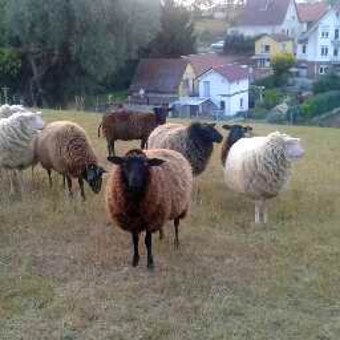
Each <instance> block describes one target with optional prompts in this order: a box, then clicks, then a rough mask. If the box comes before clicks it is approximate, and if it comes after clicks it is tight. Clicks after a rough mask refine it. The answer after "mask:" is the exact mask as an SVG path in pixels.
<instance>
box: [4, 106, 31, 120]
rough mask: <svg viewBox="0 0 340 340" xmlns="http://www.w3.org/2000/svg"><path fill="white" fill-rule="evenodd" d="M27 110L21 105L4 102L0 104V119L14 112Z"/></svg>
mask: <svg viewBox="0 0 340 340" xmlns="http://www.w3.org/2000/svg"><path fill="white" fill-rule="evenodd" d="M26 111H27V110H26V109H25V108H24V107H23V106H22V105H9V104H4V105H1V106H0V119H2V118H8V117H10V116H11V115H12V114H13V113H16V112H26Z"/></svg>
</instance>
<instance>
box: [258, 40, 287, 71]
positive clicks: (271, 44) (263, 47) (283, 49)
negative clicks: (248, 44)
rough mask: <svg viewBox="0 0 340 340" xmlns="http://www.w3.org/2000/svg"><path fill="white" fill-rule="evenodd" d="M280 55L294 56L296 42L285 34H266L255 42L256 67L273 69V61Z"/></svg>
mask: <svg viewBox="0 0 340 340" xmlns="http://www.w3.org/2000/svg"><path fill="white" fill-rule="evenodd" d="M280 53H290V54H292V55H294V41H293V39H292V38H290V37H288V36H286V35H284V34H271V35H269V34H265V35H263V36H262V37H260V38H259V39H257V40H256V42H255V55H254V57H253V58H254V59H255V60H256V66H257V67H259V68H268V67H271V60H272V59H273V57H274V56H275V55H277V54H280Z"/></svg>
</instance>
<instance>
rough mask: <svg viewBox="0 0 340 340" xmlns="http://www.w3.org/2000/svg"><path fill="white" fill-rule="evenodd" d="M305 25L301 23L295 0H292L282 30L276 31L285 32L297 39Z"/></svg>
mask: <svg viewBox="0 0 340 340" xmlns="http://www.w3.org/2000/svg"><path fill="white" fill-rule="evenodd" d="M303 29H304V25H303V24H302V23H300V21H299V18H298V14H297V11H296V7H295V4H294V1H293V0H291V2H290V4H289V6H288V10H287V13H286V16H285V18H284V20H283V23H282V25H281V27H280V32H276V33H284V34H287V32H288V34H287V35H288V36H290V37H292V38H295V39H297V38H298V36H299V35H300V33H301V32H303Z"/></svg>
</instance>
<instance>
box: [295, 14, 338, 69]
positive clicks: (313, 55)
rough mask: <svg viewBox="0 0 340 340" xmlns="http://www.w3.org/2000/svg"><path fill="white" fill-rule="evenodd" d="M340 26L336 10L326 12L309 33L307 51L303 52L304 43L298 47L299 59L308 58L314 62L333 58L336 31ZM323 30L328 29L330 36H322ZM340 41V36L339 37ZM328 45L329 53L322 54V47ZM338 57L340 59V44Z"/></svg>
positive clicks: (328, 60)
mask: <svg viewBox="0 0 340 340" xmlns="http://www.w3.org/2000/svg"><path fill="white" fill-rule="evenodd" d="M336 28H338V29H339V30H340V18H339V17H337V16H336V13H335V11H334V10H332V11H330V12H329V13H328V14H326V15H325V16H324V17H323V18H322V19H321V21H320V22H319V24H318V26H317V27H316V28H315V29H314V30H312V31H310V33H309V34H308V43H307V51H306V53H305V54H303V53H302V48H303V45H304V44H303V43H299V44H298V49H297V59H298V60H307V61H312V62H330V61H331V60H333V58H334V57H333V52H334V45H333V42H332V41H333V40H334V31H335V29H336ZM322 31H328V32H329V35H328V38H322V37H321V33H322ZM338 40H339V42H340V37H339V39H338ZM322 46H326V47H328V55H327V56H323V55H321V47H322ZM338 59H339V60H340V46H339V48H338Z"/></svg>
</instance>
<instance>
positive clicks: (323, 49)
mask: <svg viewBox="0 0 340 340" xmlns="http://www.w3.org/2000/svg"><path fill="white" fill-rule="evenodd" d="M315 8H319V12H318V13H317V11H316V10H315ZM312 9H313V7H311V10H310V12H309V13H312V12H313V11H312ZM305 10H306V8H305ZM306 13H307V10H306ZM312 14H313V15H312ZM312 14H310V15H311V18H310V20H314V19H316V21H314V22H312V21H311V24H310V25H309V28H308V29H307V31H306V32H305V33H303V34H302V35H301V36H300V37H299V40H298V46H297V53H296V58H297V60H298V64H297V68H298V70H299V74H300V76H306V77H309V78H318V77H320V76H322V75H324V74H326V73H329V72H331V71H333V72H337V73H339V72H340V6H339V5H336V6H333V7H331V6H329V7H327V9H326V11H325V10H324V7H323V6H316V5H315V7H314V12H313V13H312Z"/></svg>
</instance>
